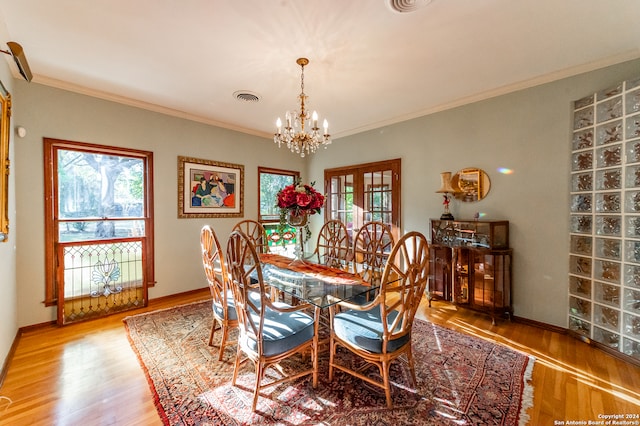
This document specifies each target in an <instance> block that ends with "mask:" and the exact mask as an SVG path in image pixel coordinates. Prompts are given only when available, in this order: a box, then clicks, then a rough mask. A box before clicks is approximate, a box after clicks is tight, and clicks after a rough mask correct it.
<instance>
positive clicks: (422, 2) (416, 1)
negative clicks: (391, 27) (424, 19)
mask: <svg viewBox="0 0 640 426" xmlns="http://www.w3.org/2000/svg"><path fill="white" fill-rule="evenodd" d="M431 2H432V0H389V7H391V10H393V11H394V12H400V13H409V12H415V11H416V10H418V9H420V8H421V7H425V6H426V5H428V4H429V3H431Z"/></svg>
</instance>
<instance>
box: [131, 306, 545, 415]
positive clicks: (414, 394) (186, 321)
mask: <svg viewBox="0 0 640 426" xmlns="http://www.w3.org/2000/svg"><path fill="white" fill-rule="evenodd" d="M211 321H212V317H211V303H210V302H197V303H193V304H189V305H183V306H178V307H175V308H170V309H165V310H161V311H154V312H150V313H145V314H140V315H135V316H130V317H127V318H125V319H124V323H125V328H126V330H127V333H128V337H129V341H130V343H131V346H132V348H133V350H134V351H135V352H136V354H137V356H138V359H139V361H140V364H141V365H142V368H143V370H144V372H145V374H146V375H147V379H148V381H149V384H150V387H151V391H152V393H153V396H154V399H155V403H156V407H157V409H158V413H159V415H160V418H161V419H162V421H163V422H164V424H166V425H225V426H227V425H252V424H257V425H380V426H382V425H394V426H399V425H410V424H416V425H518V424H526V422H527V419H528V416H527V414H526V411H527V409H528V408H529V407H530V405H531V403H532V396H533V389H532V387H531V385H530V384H528V381H529V380H530V376H531V370H532V368H533V363H534V360H533V358H531V357H529V356H528V355H526V354H523V353H520V352H517V351H514V350H512V349H510V348H508V347H505V346H502V345H496V344H494V343H491V342H488V341H485V340H483V339H480V338H476V337H473V336H469V335H465V334H462V333H460V332H457V331H453V330H450V329H447V328H444V327H441V326H438V325H435V324H432V323H429V322H426V321H422V320H416V322H415V324H414V328H413V333H414V334H413V345H414V347H413V353H414V358H415V367H416V376H417V381H418V383H417V386H414V385H413V381H412V380H411V375H410V373H409V370H408V367H407V366H406V364H405V363H394V364H393V367H392V371H391V377H392V378H393V381H394V386H393V391H392V397H393V403H394V408H393V409H387V408H386V402H385V395H384V391H383V390H382V389H379V388H376V387H375V386H371V385H369V384H367V383H365V382H364V381H362V380H359V379H357V378H354V377H352V376H350V375H347V374H345V373H342V372H340V371H336V372H335V373H334V380H333V382H328V354H324V355H321V357H320V376H319V383H318V387H317V388H316V389H313V387H312V386H311V380H310V378H309V376H307V377H306V378H301V379H298V380H297V381H294V382H289V383H284V384H281V385H278V386H274V387H270V388H267V389H265V390H264V391H263V392H261V394H260V395H261V396H260V398H259V400H258V407H257V412H255V413H253V412H251V402H252V397H253V393H252V388H253V384H254V380H255V374H254V368H253V364H252V363H245V365H244V367H243V369H242V371H241V372H240V375H239V377H238V382H237V386H232V385H231V378H232V374H233V362H234V359H235V347H234V345H227V349H226V350H225V354H224V358H223V361H218V356H217V355H218V348H219V346H218V345H219V338H220V333H217V335H216V336H217V337H216V339H214V346H212V347H210V346H208V341H209V332H210V329H211ZM339 357H340V358H341V360H342V362H357V360H356V359H354V358H352V357H351V355H349V354H347V353H346V352H344V353H342V352H341V353H339ZM307 358H308V357H307ZM307 362H309V361H308V360H306V359H303V358H293V359H292V360H291V361H289V362H287V363H285V364H283V365H282V367H283V371H285V372H287V371H293V370H296V369H298V368H303V367H304V365H305V363H307ZM305 368H306V367H305ZM373 370H375V369H372V370H371V371H372V375H375V374H377V373H376V372H375V371H373ZM278 374H280V373H278V372H275V371H274V370H273V369H270V370H269V373H268V374H267V376H268V377H269V378H275V377H277V375H278Z"/></svg>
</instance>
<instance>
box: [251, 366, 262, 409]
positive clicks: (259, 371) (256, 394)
mask: <svg viewBox="0 0 640 426" xmlns="http://www.w3.org/2000/svg"><path fill="white" fill-rule="evenodd" d="M263 374H264V364H263V363H262V362H258V363H257V364H256V384H255V391H254V392H253V404H252V405H251V411H256V407H257V406H258V397H259V396H260V383H261V382H262V375H263Z"/></svg>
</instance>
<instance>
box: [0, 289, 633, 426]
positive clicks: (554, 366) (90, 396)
mask: <svg viewBox="0 0 640 426" xmlns="http://www.w3.org/2000/svg"><path fill="white" fill-rule="evenodd" d="M208 297H209V292H208V290H207V289H204V290H202V291H198V292H193V293H189V294H184V295H178V296H174V297H169V298H163V299H159V300H152V301H150V303H149V307H148V308H145V309H143V310H136V311H129V312H125V313H120V314H116V315H113V316H111V317H108V318H106V319H101V320H94V321H89V322H85V323H79V324H73V325H69V326H65V327H62V328H59V327H56V326H53V325H52V326H45V327H39V328H33V329H29V330H27V331H26V332H25V333H24V334H23V335H22V336H21V337H20V340H19V343H18V345H17V348H16V351H15V354H14V357H13V359H12V360H11V362H10V363H9V368H8V371H7V375H6V378H5V381H4V384H3V386H2V387H1V388H0V396H2V397H0V425H2V426H4V425H12V426H14V425H92V426H93V425H127V426H130V425H160V424H162V423H161V421H160V418H159V416H158V414H157V411H156V408H155V406H154V404H153V400H152V396H151V391H150V390H149V385H148V383H147V380H146V378H145V375H144V373H143V372H142V369H141V368H140V365H139V363H138V360H137V358H136V356H135V354H134V353H133V351H132V350H131V347H130V346H129V342H128V340H127V336H126V333H125V331H124V327H123V324H122V318H124V317H125V316H128V315H134V314H137V313H140V312H143V311H145V310H146V311H149V310H156V309H163V308H167V307H170V306H174V305H179V304H183V303H189V302H193V301H197V300H204V299H207V298H208ZM418 315H419V317H421V318H423V319H428V320H430V321H432V322H434V323H437V324H441V325H445V326H447V327H450V328H453V329H456V330H458V331H461V332H465V333H469V334H474V335H476V336H478V337H481V338H484V339H489V340H493V341H496V342H499V343H502V344H505V345H508V346H510V347H512V348H514V349H517V350H520V351H524V352H527V353H530V354H532V355H533V356H535V357H536V363H535V366H534V369H533V377H532V384H533V386H534V406H533V408H532V409H531V410H529V416H530V422H529V424H531V425H555V424H560V422H561V421H570V420H574V421H585V422H588V421H592V422H593V421H598V420H603V419H602V418H601V416H602V415H615V414H620V415H629V416H633V415H634V414H638V413H640V367H638V366H635V365H632V364H629V363H626V362H624V361H622V360H620V359H617V358H615V357H612V356H610V355H608V354H607V353H605V352H603V351H601V350H599V349H596V348H593V347H590V346H589V345H587V344H585V343H583V342H580V341H578V340H576V339H574V338H572V337H569V336H567V335H563V334H559V333H556V332H553V331H549V330H545V329H542V328H538V327H533V326H530V325H527V324H522V323H517V322H509V321H497V324H496V325H491V319H490V318H489V317H488V316H486V315H484V314H480V313H475V312H472V311H468V310H458V309H456V308H455V307H454V306H452V305H450V304H447V303H444V302H437V301H434V302H433V306H432V307H431V308H429V307H427V305H426V303H424V304H423V306H421V308H420V310H419V313H418ZM5 398H9V399H10V401H11V403H10V404H9V400H7V399H5ZM619 420H625V419H624V418H622V419H619ZM632 420H637V421H640V419H638V418H635V419H632ZM603 424H604V423H603ZM636 424H638V423H636Z"/></svg>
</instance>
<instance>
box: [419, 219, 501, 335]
mask: <svg viewBox="0 0 640 426" xmlns="http://www.w3.org/2000/svg"><path fill="white" fill-rule="evenodd" d="M508 246H509V222H508V221H447V220H438V219H431V259H430V262H431V265H430V277H429V278H430V279H429V291H428V297H429V306H431V300H432V299H434V298H441V299H444V300H448V301H451V302H453V303H455V304H457V305H459V306H464V307H467V308H470V309H475V310H478V311H483V312H487V313H489V314H491V317H492V320H493V321H494V323H495V318H496V316H505V315H506V316H508V317H509V318H511V315H512V314H513V309H512V305H511V288H512V286H511V264H512V252H511V249H509V247H508Z"/></svg>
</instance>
